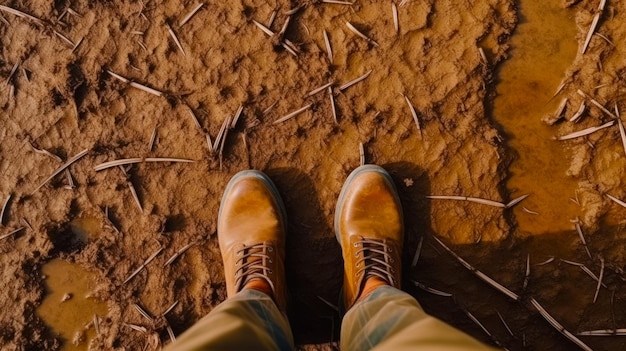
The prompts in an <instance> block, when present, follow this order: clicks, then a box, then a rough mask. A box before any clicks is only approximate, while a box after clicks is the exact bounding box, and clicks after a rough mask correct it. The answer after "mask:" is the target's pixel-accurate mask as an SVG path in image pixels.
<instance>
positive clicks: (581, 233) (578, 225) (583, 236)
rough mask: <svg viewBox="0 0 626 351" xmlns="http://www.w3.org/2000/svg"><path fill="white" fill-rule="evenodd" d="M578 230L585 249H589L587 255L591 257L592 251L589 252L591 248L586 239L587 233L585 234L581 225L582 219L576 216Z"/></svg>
mask: <svg viewBox="0 0 626 351" xmlns="http://www.w3.org/2000/svg"><path fill="white" fill-rule="evenodd" d="M575 226H576V231H577V232H578V236H579V237H580V241H581V242H582V243H583V246H584V247H585V251H587V256H589V258H591V252H589V248H588V247H587V242H586V241H585V235H584V234H583V229H582V228H581V226H580V219H578V217H576V223H575Z"/></svg>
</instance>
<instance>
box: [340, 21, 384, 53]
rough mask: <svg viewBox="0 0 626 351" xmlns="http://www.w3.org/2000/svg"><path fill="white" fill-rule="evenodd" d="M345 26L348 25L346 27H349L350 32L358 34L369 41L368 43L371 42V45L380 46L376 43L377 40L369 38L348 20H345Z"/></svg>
mask: <svg viewBox="0 0 626 351" xmlns="http://www.w3.org/2000/svg"><path fill="white" fill-rule="evenodd" d="M346 26H347V27H348V29H350V31H351V32H352V33H354V34H356V35H358V36H359V37H361V38H363V39H365V40H366V41H367V42H368V43H370V44H372V45H374V46H376V47H378V46H380V45H378V43H377V42H375V41H374V40H372V39H371V38H369V37H368V36H367V35H365V34H363V33H361V32H360V31H359V30H358V29H356V28H355V27H354V26H353V25H352V23H350V22H347V21H346Z"/></svg>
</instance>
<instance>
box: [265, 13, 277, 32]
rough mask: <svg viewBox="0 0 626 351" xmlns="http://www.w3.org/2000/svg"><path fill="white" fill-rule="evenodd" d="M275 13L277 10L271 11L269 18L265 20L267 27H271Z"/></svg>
mask: <svg viewBox="0 0 626 351" xmlns="http://www.w3.org/2000/svg"><path fill="white" fill-rule="evenodd" d="M276 14H278V10H274V11H272V14H271V15H270V19H269V20H268V21H267V28H272V24H274V20H275V19H276Z"/></svg>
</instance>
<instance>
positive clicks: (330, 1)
mask: <svg viewBox="0 0 626 351" xmlns="http://www.w3.org/2000/svg"><path fill="white" fill-rule="evenodd" d="M322 2H323V3H325V4H336V5H354V2H349V1H339V0H322Z"/></svg>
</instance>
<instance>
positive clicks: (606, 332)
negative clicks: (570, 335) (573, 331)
mask: <svg viewBox="0 0 626 351" xmlns="http://www.w3.org/2000/svg"><path fill="white" fill-rule="evenodd" d="M577 335H580V336H626V328H623V329H602V330H588V331H582V332H580V333H577Z"/></svg>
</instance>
